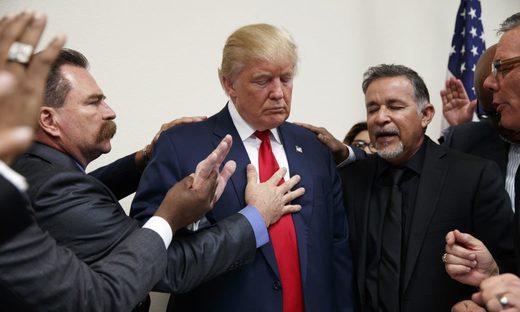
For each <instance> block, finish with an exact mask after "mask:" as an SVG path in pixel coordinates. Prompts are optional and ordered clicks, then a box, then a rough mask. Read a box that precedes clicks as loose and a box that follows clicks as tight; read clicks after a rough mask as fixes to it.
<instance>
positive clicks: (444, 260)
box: [442, 253, 448, 263]
mask: <svg viewBox="0 0 520 312" xmlns="http://www.w3.org/2000/svg"><path fill="white" fill-rule="evenodd" d="M447 257H448V254H447V253H444V255H442V262H444V263H447V262H448V259H446V258H447Z"/></svg>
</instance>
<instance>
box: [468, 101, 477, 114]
mask: <svg viewBox="0 0 520 312" xmlns="http://www.w3.org/2000/svg"><path fill="white" fill-rule="evenodd" d="M477 103H478V102H477V100H473V101H471V102H469V107H468V110H469V111H471V112H473V111H475V108H476V107H477Z"/></svg>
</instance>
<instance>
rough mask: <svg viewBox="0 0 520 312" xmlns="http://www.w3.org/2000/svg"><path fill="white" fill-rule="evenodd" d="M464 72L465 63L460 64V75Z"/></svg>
mask: <svg viewBox="0 0 520 312" xmlns="http://www.w3.org/2000/svg"><path fill="white" fill-rule="evenodd" d="M464 71H466V63H462V64H460V73H461V74H462V73H463V72H464Z"/></svg>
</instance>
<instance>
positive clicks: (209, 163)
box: [195, 152, 217, 183]
mask: <svg viewBox="0 0 520 312" xmlns="http://www.w3.org/2000/svg"><path fill="white" fill-rule="evenodd" d="M216 161H217V154H216V153H215V152H211V154H209V155H208V157H206V158H205V159H204V160H203V161H201V162H199V163H198V164H197V167H195V177H196V181H197V183H198V180H199V179H201V180H204V179H207V178H208V176H209V174H210V172H211V171H213V170H215V163H216Z"/></svg>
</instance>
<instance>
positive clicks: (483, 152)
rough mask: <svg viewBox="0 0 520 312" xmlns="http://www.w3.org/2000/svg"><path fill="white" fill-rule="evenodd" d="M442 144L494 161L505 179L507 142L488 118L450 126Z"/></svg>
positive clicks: (507, 152) (507, 153)
mask: <svg viewBox="0 0 520 312" xmlns="http://www.w3.org/2000/svg"><path fill="white" fill-rule="evenodd" d="M444 145H446V146H448V147H451V148H454V149H456V150H459V151H461V152H464V153H468V154H472V155H475V156H479V157H482V158H486V159H489V160H492V161H494V162H496V163H497V165H498V166H499V167H500V172H501V173H502V177H503V178H504V181H505V179H506V175H507V161H508V155H509V143H507V142H506V141H504V140H503V139H502V138H501V137H500V135H499V133H498V131H497V129H496V128H495V127H494V126H493V124H492V123H491V121H490V120H488V119H483V120H480V121H479V122H468V123H465V124H461V125H458V126H454V127H451V128H450V130H449V131H448V134H447V135H446V138H445V141H444Z"/></svg>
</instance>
